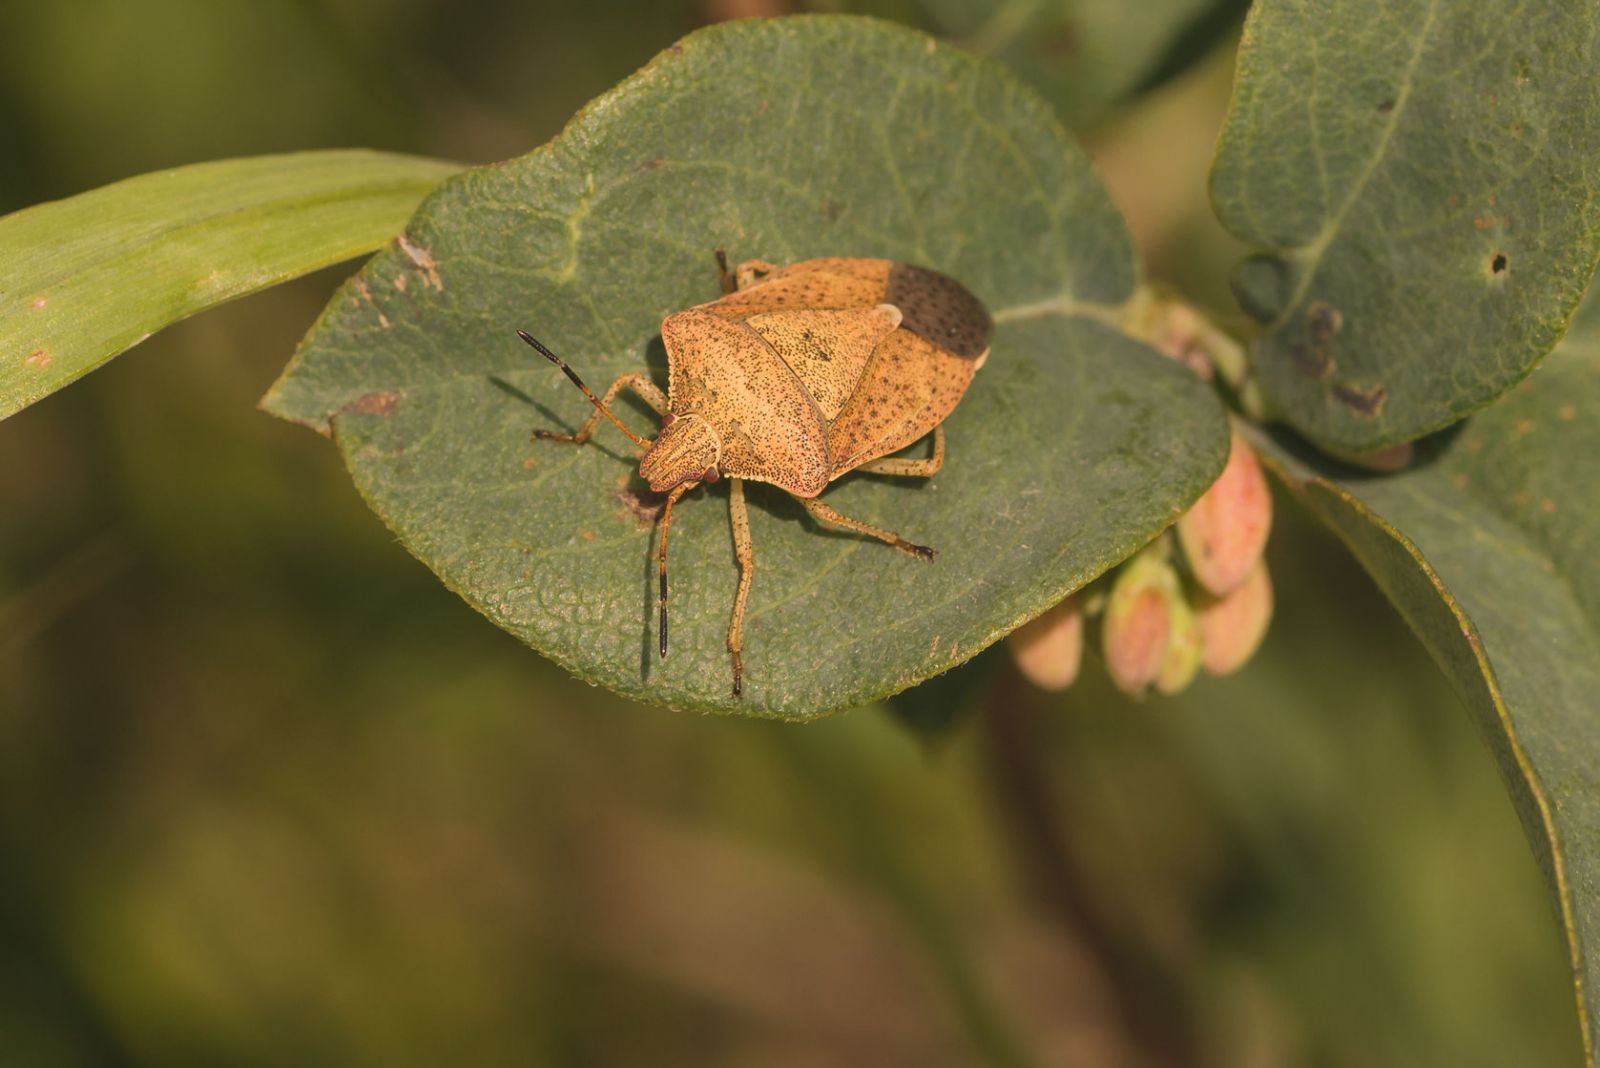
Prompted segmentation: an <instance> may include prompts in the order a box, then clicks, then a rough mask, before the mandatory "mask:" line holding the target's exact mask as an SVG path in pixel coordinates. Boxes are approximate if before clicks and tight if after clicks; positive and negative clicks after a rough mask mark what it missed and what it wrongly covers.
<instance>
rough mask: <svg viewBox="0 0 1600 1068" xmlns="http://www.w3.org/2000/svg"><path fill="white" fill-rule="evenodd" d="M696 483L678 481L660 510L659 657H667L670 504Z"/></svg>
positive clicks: (674, 502) (676, 501)
mask: <svg viewBox="0 0 1600 1068" xmlns="http://www.w3.org/2000/svg"><path fill="white" fill-rule="evenodd" d="M695 485H696V483H694V482H680V483H678V485H677V486H676V487H674V488H673V490H672V492H671V493H669V494H667V506H666V507H665V508H663V509H662V510H661V553H660V562H661V602H660V603H661V626H660V628H659V629H660V631H661V659H663V660H665V659H666V658H667V531H668V530H669V529H671V527H672V506H673V505H674V504H676V503H678V498H679V497H682V496H683V495H684V494H685V493H687V492H688V491H689V490H691V489H693V488H694V486H695Z"/></svg>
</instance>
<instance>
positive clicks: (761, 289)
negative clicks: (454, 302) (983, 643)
mask: <svg viewBox="0 0 1600 1068" xmlns="http://www.w3.org/2000/svg"><path fill="white" fill-rule="evenodd" d="M717 263H718V266H719V267H720V269H721V275H722V290H723V295H722V296H721V297H720V298H718V299H717V300H714V301H711V302H710V303H708V304H701V305H698V306H696V307H693V308H689V309H686V310H684V311H680V312H675V313H673V314H671V315H669V316H667V317H666V319H664V320H663V321H662V323H661V339H662V341H663V342H664V343H665V345H666V350H667V366H668V383H667V395H666V396H662V395H661V391H660V390H659V389H658V388H656V385H655V383H653V382H652V381H651V380H650V377H649V376H648V375H646V374H643V373H639V372H636V373H633V374H627V375H623V376H622V377H621V378H618V379H617V380H616V381H615V382H613V383H612V384H611V388H610V389H608V390H606V394H605V396H604V397H603V398H602V397H597V396H595V395H594V394H593V393H592V392H590V390H589V389H588V387H587V386H585V385H584V384H583V382H582V381H581V380H580V379H579V378H578V376H577V375H576V374H575V373H574V372H573V370H572V368H570V367H568V366H567V365H566V363H565V362H563V361H562V360H561V358H560V357H558V356H557V355H555V353H553V352H551V351H550V350H549V349H547V348H545V347H544V346H543V345H542V344H540V343H539V342H538V341H537V340H535V339H534V338H532V337H530V336H529V335H528V334H526V333H523V332H522V331H520V330H519V331H518V332H517V333H518V334H519V335H520V336H521V337H522V339H523V340H524V341H526V342H527V343H528V344H529V345H532V346H533V347H534V348H535V349H537V350H538V351H539V352H541V353H542V354H544V356H545V357H547V358H548V359H549V360H550V361H551V362H552V363H554V364H555V365H556V366H558V367H560V368H561V369H562V371H564V372H566V375H567V377H568V378H570V379H571V380H572V381H573V383H574V384H576V385H577V387H578V388H579V389H581V390H582V391H583V393H584V395H585V396H586V397H588V398H589V400H590V401H591V402H592V403H593V404H594V406H595V411H594V413H593V414H591V415H590V416H589V418H588V419H587V420H586V421H585V422H584V423H583V425H582V426H581V427H579V428H578V431H577V433H574V434H557V433H554V432H552V431H547V430H541V431H535V436H536V437H539V438H545V439H550V440H555V441H567V442H574V443H582V442H584V441H587V440H588V439H589V436H590V435H591V434H592V433H593V432H594V429H595V427H596V426H597V425H598V423H599V420H600V417H601V416H604V417H605V418H607V419H609V420H611V422H613V423H615V424H616V425H617V426H618V427H619V428H620V429H621V430H622V432H623V433H624V434H626V435H628V437H629V438H631V439H632V440H633V442H634V443H635V444H637V445H639V446H641V447H643V448H644V449H645V453H644V455H643V457H642V458H641V459H640V461H639V474H640V475H641V476H642V477H643V478H644V479H645V480H646V481H647V482H649V483H650V488H651V489H652V490H654V491H656V492H657V493H665V494H666V495H667V499H666V504H665V507H664V508H663V509H662V512H661V540H660V547H659V550H658V555H659V566H660V639H661V640H660V648H661V655H662V656H666V655H667V534H668V531H669V530H670V529H671V523H672V506H673V505H674V504H676V503H677V501H678V498H680V497H682V496H683V495H684V494H685V493H686V492H688V491H689V490H691V489H693V488H694V487H695V486H697V485H699V484H700V483H702V482H715V481H717V480H718V479H719V478H723V477H726V478H728V479H729V491H730V492H729V496H728V505H729V510H730V512H731V518H732V523H733V539H734V547H735V550H736V553H737V556H738V559H739V588H738V592H737V593H736V594H735V595H734V601H733V615H732V618H731V619H730V620H729V623H728V652H729V654H730V656H731V657H732V659H733V693H734V696H736V697H737V696H738V695H739V692H740V689H741V687H742V683H743V663H742V660H741V656H740V654H741V652H742V650H743V646H744V608H745V601H746V599H747V598H748V597H749V594H750V582H751V579H752V578H753V576H754V574H755V554H754V552H753V550H752V548H751V544H750V522H749V518H748V516H747V515H746V512H745V503H744V482H745V480H746V479H749V480H752V481H756V482H770V483H772V484H773V485H776V486H778V487H779V488H781V489H783V490H785V491H786V492H788V493H789V494H790V495H792V496H793V497H794V498H795V499H796V500H798V501H799V502H800V503H801V504H802V505H804V506H805V509H806V511H808V512H809V513H811V515H812V516H813V517H814V518H815V519H816V520H817V521H818V522H820V523H823V524H825V525H827V526H835V527H843V528H845V529H848V530H853V531H856V532H857V533H860V534H865V535H867V536H869V537H873V538H877V539H878V540H880V541H884V542H887V543H888V544H890V545H893V546H894V547H895V548H897V549H900V550H902V551H903V552H906V553H909V554H911V555H913V556H917V557H920V558H922V559H924V560H932V559H933V555H934V553H933V550H932V549H929V548H927V547H926V546H922V545H913V544H912V543H911V542H909V541H906V540H905V539H904V538H902V537H900V535H898V534H895V533H893V532H892V531H888V530H883V529H881V528H879V527H875V526H872V525H870V524H867V523H863V522H861V521H859V520H855V519H851V518H849V517H847V516H843V515H840V514H839V513H838V512H836V511H834V510H833V509H832V508H829V507H828V506H827V505H826V504H824V503H823V502H822V501H820V500H818V499H817V497H818V495H819V494H821V493H822V491H823V490H824V489H826V488H827V486H828V484H829V483H830V482H832V481H833V480H834V479H836V478H839V477H840V476H841V475H844V474H845V473H847V472H849V471H871V472H876V473H878V474H885V475H905V476H912V477H924V478H925V477H928V476H930V475H932V474H934V473H935V472H937V471H938V470H939V468H940V467H941V466H942V465H943V464H944V427H943V425H942V424H943V423H944V420H945V418H946V417H947V416H948V415H949V414H950V412H951V411H952V410H953V409H954V408H955V406H956V404H957V403H958V402H959V401H960V400H961V397H962V395H963V394H964V393H965V392H966V390H967V386H968V385H969V384H970V383H971V381H972V376H973V375H974V374H975V373H976V372H977V370H978V368H979V367H982V366H983V361H984V360H985V358H987V357H988V355H989V342H990V339H991V337H992V335H993V333H994V323H993V321H992V320H991V319H990V317H989V313H988V312H987V311H986V310H985V309H984V307H983V305H982V304H980V303H979V302H978V300H977V298H975V297H973V296H972V294H970V293H968V292H967V291H966V290H965V289H964V288H962V287H961V285H960V284H958V283H957V282H955V281H953V280H951V279H949V278H947V277H945V276H944V275H942V274H939V273H937V272H935V271H930V270H927V269H925V268H922V267H913V266H911V265H909V264H905V263H899V262H897V261H894V260H872V259H845V258H829V259H815V260H805V261H804V262H801V263H796V264H791V265H790V266H787V267H775V266H773V265H771V264H768V263H763V262H761V261H759V260H752V261H749V262H746V263H741V264H740V265H739V266H738V269H737V270H736V271H734V272H733V273H732V274H730V273H729V271H728V268H727V262H726V260H725V259H724V257H723V255H722V253H721V251H720V250H719V251H718V253H717ZM623 389H632V390H633V391H634V392H636V393H637V394H639V396H641V397H643V398H644V400H645V402H646V403H648V404H649V405H650V406H651V407H652V408H654V409H655V410H656V411H657V412H659V413H660V414H661V417H662V421H661V432H660V433H659V434H658V435H657V436H656V438H655V439H654V441H647V440H646V439H644V438H643V437H640V436H639V435H638V434H635V433H634V432H633V431H632V430H629V429H628V428H627V426H625V425H624V424H623V423H622V421H621V420H620V419H618V418H617V417H616V416H615V415H614V414H612V412H611V409H610V404H611V401H612V400H613V399H615V397H616V395H617V394H618V392H620V391H621V390H623ZM930 433H931V434H932V435H933V452H932V455H931V456H929V457H928V458H926V459H920V460H918V459H904V458H893V457H891V456H890V455H889V454H890V453H894V452H897V451H899V450H900V449H903V448H905V447H906V446H908V445H910V444H912V443H913V442H915V441H917V440H918V439H920V438H922V437H924V436H926V435H928V434H930Z"/></svg>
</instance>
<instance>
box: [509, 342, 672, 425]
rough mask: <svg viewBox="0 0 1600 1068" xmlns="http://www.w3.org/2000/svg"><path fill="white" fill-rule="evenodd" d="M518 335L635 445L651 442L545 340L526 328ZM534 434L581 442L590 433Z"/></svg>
mask: <svg viewBox="0 0 1600 1068" xmlns="http://www.w3.org/2000/svg"><path fill="white" fill-rule="evenodd" d="M517 336H518V337H520V338H521V339H522V340H524V341H526V342H527V343H528V344H529V345H530V346H532V347H533V349H534V351H536V352H538V353H539V354H540V355H541V356H543V357H544V358H545V359H547V360H549V361H550V362H551V363H553V364H555V365H556V366H557V367H559V368H561V371H562V373H563V374H565V375H566V376H567V377H568V378H570V379H571V380H572V384H573V385H575V386H577V387H578V389H580V390H581V391H582V392H583V395H584V396H585V397H588V398H589V403H590V404H592V405H594V406H595V408H597V409H599V411H600V414H601V415H603V416H605V417H606V418H607V419H609V420H611V421H612V422H613V423H615V424H617V429H618V430H620V431H622V432H623V433H624V434H626V435H628V437H629V439H630V440H632V442H633V443H634V444H635V445H648V444H649V442H647V441H646V440H645V439H644V438H641V437H640V436H639V435H638V434H635V433H634V432H633V431H631V430H629V429H628V428H627V426H626V425H624V423H623V422H622V420H621V419H618V418H617V417H616V416H615V415H612V414H611V409H610V408H607V407H606V403H605V401H603V400H601V399H600V398H599V397H597V396H595V395H594V391H593V390H591V389H590V388H589V387H588V386H586V385H584V384H583V379H581V378H579V377H578V372H576V371H574V370H573V369H572V368H571V367H568V366H567V361H566V360H563V359H562V358H561V357H560V356H557V355H556V354H555V353H553V352H551V351H550V350H549V349H547V348H545V347H544V343H543V342H541V341H540V340H539V339H538V338H536V337H534V336H533V335H532V334H530V333H528V332H527V331H526V330H518V331H517ZM533 436H534V437H536V438H542V439H545V440H551V441H572V442H581V441H583V440H585V438H587V436H588V435H586V434H560V433H557V432H556V431H554V430H535V431H534V432H533Z"/></svg>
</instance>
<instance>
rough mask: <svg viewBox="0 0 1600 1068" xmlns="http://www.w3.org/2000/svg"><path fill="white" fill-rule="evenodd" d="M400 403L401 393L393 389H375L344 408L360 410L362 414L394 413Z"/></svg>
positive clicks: (351, 410)
mask: <svg viewBox="0 0 1600 1068" xmlns="http://www.w3.org/2000/svg"><path fill="white" fill-rule="evenodd" d="M399 405H400V394H398V393H396V392H395V391H394V390H392V389H375V390H373V391H372V392H371V393H364V394H362V395H361V396H359V397H357V398H356V399H355V400H353V401H351V402H350V403H349V404H347V405H345V407H344V410H345V411H347V412H360V413H361V414H362V415H393V414H394V410H395V408H397V407H399Z"/></svg>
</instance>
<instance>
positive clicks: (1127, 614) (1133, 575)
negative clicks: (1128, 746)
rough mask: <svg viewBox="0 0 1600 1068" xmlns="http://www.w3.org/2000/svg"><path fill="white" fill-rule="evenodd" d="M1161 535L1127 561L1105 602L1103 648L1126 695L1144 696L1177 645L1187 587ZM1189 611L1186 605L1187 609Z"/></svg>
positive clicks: (1111, 669) (1110, 668) (1112, 675)
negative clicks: (1178, 612) (1178, 609)
mask: <svg viewBox="0 0 1600 1068" xmlns="http://www.w3.org/2000/svg"><path fill="white" fill-rule="evenodd" d="M1168 557H1169V550H1168V548H1167V539H1165V538H1161V539H1159V540H1157V541H1156V542H1154V543H1152V544H1151V545H1150V546H1149V547H1148V548H1146V549H1145V550H1144V551H1143V552H1141V553H1140V554H1139V555H1138V556H1135V557H1134V558H1133V559H1132V560H1129V561H1128V562H1127V563H1125V564H1123V565H1122V568H1121V569H1120V570H1119V571H1118V572H1117V575H1116V579H1115V580H1114V581H1113V582H1112V585H1111V595H1110V597H1109V598H1107V600H1106V614H1105V619H1104V620H1103V621H1102V624H1101V643H1100V644H1101V651H1102V653H1103V654H1104V655H1105V659H1106V669H1107V670H1108V671H1109V672H1110V673H1111V681H1112V682H1114V683H1116V684H1117V688H1118V689H1119V690H1121V691H1122V692H1123V693H1126V694H1129V695H1131V696H1134V697H1138V696H1141V695H1142V694H1143V693H1144V692H1145V690H1146V689H1148V688H1149V687H1150V684H1151V683H1153V682H1155V681H1156V676H1157V675H1159V674H1160V673H1161V669H1162V666H1163V665H1164V664H1165V663H1166V660H1167V652H1168V648H1169V646H1170V645H1171V643H1172V634H1173V627H1174V621H1173V615H1174V610H1175V609H1174V606H1182V605H1183V588H1182V583H1181V582H1180V580H1179V578H1178V572H1177V571H1176V570H1175V569H1174V568H1173V566H1172V563H1171V561H1170V559H1169V558H1168ZM1183 610H1184V611H1187V610H1188V609H1187V606H1184V607H1183Z"/></svg>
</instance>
